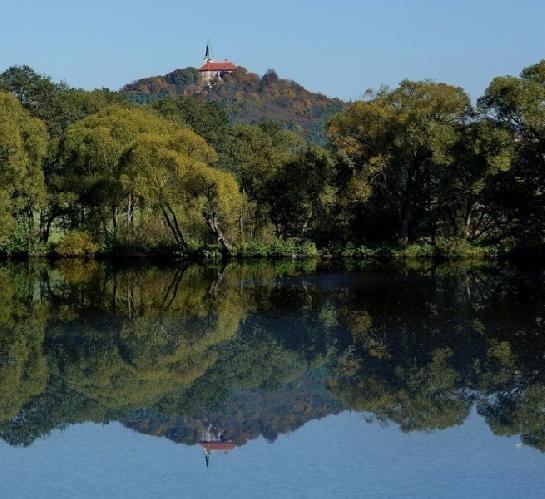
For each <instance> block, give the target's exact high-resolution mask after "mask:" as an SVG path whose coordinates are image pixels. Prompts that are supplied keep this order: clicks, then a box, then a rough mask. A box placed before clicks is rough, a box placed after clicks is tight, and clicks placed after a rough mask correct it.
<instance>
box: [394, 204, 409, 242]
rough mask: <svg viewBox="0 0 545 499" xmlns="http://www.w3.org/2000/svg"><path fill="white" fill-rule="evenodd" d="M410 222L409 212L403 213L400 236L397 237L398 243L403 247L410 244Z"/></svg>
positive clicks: (400, 222)
mask: <svg viewBox="0 0 545 499" xmlns="http://www.w3.org/2000/svg"><path fill="white" fill-rule="evenodd" d="M409 221H410V215H409V212H408V211H405V212H402V214H401V219H400V221H399V234H398V236H397V242H398V243H399V244H402V245H403V246H406V245H407V244H408V242H409Z"/></svg>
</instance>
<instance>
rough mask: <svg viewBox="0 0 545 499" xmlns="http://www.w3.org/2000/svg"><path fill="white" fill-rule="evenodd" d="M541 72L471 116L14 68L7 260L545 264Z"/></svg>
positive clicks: (181, 77)
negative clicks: (118, 84) (66, 78)
mask: <svg viewBox="0 0 545 499" xmlns="http://www.w3.org/2000/svg"><path fill="white" fill-rule="evenodd" d="M544 75H545V60H544V61H541V62H539V63H537V64H535V65H533V66H529V67H528V68H525V69H523V70H522V72H521V74H520V76H519V77H514V76H504V77H498V78H495V79H494V80H493V81H492V82H491V83H490V85H489V87H488V88H487V90H486V91H485V94H484V95H483V96H482V97H481V98H479V99H478V100H477V102H476V104H473V103H472V102H471V100H470V99H469V97H468V95H467V93H466V92H465V91H464V90H463V89H462V88H459V87H455V86H452V85H449V84H446V83H437V82H433V81H409V80H405V81H402V82H401V83H400V84H399V86H397V87H395V88H385V87H383V88H380V89H378V90H376V91H369V92H367V93H366V94H365V95H364V97H363V98H362V99H361V100H358V101H356V102H354V103H352V104H346V105H342V103H341V102H340V101H334V100H331V99H327V98H325V97H323V96H321V95H318V94H311V93H309V92H307V91H306V90H304V89H303V88H302V87H301V86H299V85H297V84H295V83H293V82H289V81H287V80H281V79H279V78H278V77H277V76H276V74H275V73H273V72H269V73H267V74H266V75H265V76H263V78H261V79H260V78H258V77H257V76H256V75H254V74H252V73H248V72H247V71H246V70H244V69H243V68H238V69H237V71H235V72H233V73H232V74H230V75H226V76H225V77H224V78H223V79H222V80H217V81H215V82H213V84H212V85H211V86H207V85H202V84H200V83H199V82H198V74H197V72H196V70H193V69H186V70H179V71H176V72H174V73H171V74H169V75H167V76H165V77H157V78H151V79H145V80H139V81H138V82H136V83H134V84H131V85H128V86H126V87H124V88H123V89H122V90H121V91H120V92H112V91H109V90H107V89H99V90H93V91H85V90H81V89H74V88H71V87H69V86H68V85H67V84H66V83H56V82H53V81H52V80H51V79H50V78H48V77H46V76H43V75H40V74H37V73H36V72H35V71H33V70H32V69H31V68H29V67H27V66H14V67H11V68H9V69H7V70H6V71H4V72H3V73H0V116H1V120H0V176H1V178H2V182H1V184H0V206H1V207H2V213H1V216H0V252H1V253H2V254H4V255H10V254H21V255H39V254H50V253H53V252H55V253H57V254H60V255H63V256H91V255H93V254H95V253H97V252H99V253H101V254H110V255H145V254H148V255H149V254H156V255H170V256H172V255H179V256H190V255H199V256H200V257H203V256H213V255H216V254H218V255H219V254H221V255H222V256H223V257H224V258H229V257H233V256H241V257H244V256H290V257H294V256H316V255H317V254H318V253H319V252H322V253H323V254H327V255H335V254H342V255H344V256H348V257H364V258H405V257H426V258H428V257H429V258H461V257H466V256H470V257H472V258H473V257H483V256H497V255H499V254H510V255H516V254H524V255H542V254H543V252H544V248H545V202H544V196H545V76H544ZM142 95H147V96H148V97H149V98H145V99H144V98H140V97H139V96H142ZM150 96H153V98H151V97H150ZM280 110H281V111H280ZM295 116H297V119H298V120H299V122H297V123H299V124H298V125H297V126H296V121H297V120H296V119H295ZM326 120H327V123H326ZM317 123H322V124H324V123H326V125H325V128H323V132H324V135H323V136H322V139H323V140H322V139H320V140H319V141H316V140H313V139H316V137H315V136H314V137H313V133H314V132H311V130H314V131H316V129H314V128H313V127H314V126H315V125H316V124H317ZM320 126H321V125H320Z"/></svg>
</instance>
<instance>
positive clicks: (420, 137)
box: [329, 80, 471, 243]
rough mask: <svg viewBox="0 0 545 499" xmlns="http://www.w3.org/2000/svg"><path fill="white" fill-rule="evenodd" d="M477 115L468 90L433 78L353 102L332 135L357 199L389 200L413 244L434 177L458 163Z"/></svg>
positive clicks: (402, 238)
mask: <svg viewBox="0 0 545 499" xmlns="http://www.w3.org/2000/svg"><path fill="white" fill-rule="evenodd" d="M470 115H471V106H470V102H469V98H468V96H467V95H466V93H465V92H464V91H463V90H462V89H461V88H458V87H453V86H450V85H447V84H444V83H434V82H430V81H419V82H414V81H409V80H405V81H403V82H401V84H400V86H399V87H398V88H396V89H394V90H389V89H386V88H383V89H381V90H379V91H378V92H377V93H376V94H373V95H370V96H369V98H368V99H367V100H366V101H360V102H356V103H355V104H353V105H352V106H351V107H350V108H348V109H347V110H346V111H343V112H341V113H340V114H338V115H337V116H336V117H335V118H333V120H332V121H331V122H330V124H329V136H330V138H331V141H332V143H333V144H334V145H335V146H336V147H337V149H338V151H339V153H340V156H341V158H342V160H343V161H344V163H345V165H346V167H347V168H348V170H349V171H350V174H349V175H348V180H347V182H346V186H347V191H348V193H349V194H350V196H351V197H353V198H355V200H356V201H357V200H358V199H359V200H361V201H363V202H365V201H366V200H367V199H368V198H369V194H370V193H371V192H372V198H371V202H373V200H374V202H383V203H385V204H387V206H388V207H389V210H390V211H391V212H393V213H394V214H395V216H396V218H397V221H398V230H397V239H398V241H399V242H400V243H407V242H408V241H409V239H411V238H412V228H413V227H412V225H413V222H414V219H415V216H416V214H417V212H418V211H419V210H422V209H424V208H425V207H426V205H427V204H429V203H430V195H431V185H432V182H433V178H434V177H435V176H437V175H438V173H439V170H440V169H441V168H445V167H448V166H449V165H451V164H452V156H451V154H450V151H451V147H452V145H453V144H454V143H455V141H456V139H457V130H458V128H459V127H460V125H462V124H464V123H465V122H466V121H467V120H468V118H469V117H470Z"/></svg>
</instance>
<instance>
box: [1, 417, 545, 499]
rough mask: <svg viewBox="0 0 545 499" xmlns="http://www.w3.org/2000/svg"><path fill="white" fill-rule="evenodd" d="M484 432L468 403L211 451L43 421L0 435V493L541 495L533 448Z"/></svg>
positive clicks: (539, 457) (321, 424)
mask: <svg viewBox="0 0 545 499" xmlns="http://www.w3.org/2000/svg"><path fill="white" fill-rule="evenodd" d="M518 442H519V439H518V438H516V437H511V438H504V437H496V436H494V435H493V434H492V433H491V432H490V430H489V429H488V427H487V426H486V424H485V423H484V421H483V420H482V419H481V418H480V417H479V416H477V415H475V414H474V413H473V414H472V415H471V416H470V417H469V418H468V419H467V421H466V422H465V424H464V425H462V426H459V427H454V428H450V429H447V430H441V431H437V432H434V433H431V434H426V433H416V432H415V433H409V434H404V433H401V432H400V431H399V429H397V428H396V427H395V426H393V425H392V426H388V427H386V428H384V427H381V426H380V425H379V424H365V423H364V422H363V421H362V415H361V414H357V413H350V412H344V413H342V414H339V415H337V416H329V417H327V418H325V419H322V420H319V421H311V422H310V423H308V424H306V425H305V426H304V427H303V428H301V429H299V430H298V431H297V432H295V433H292V434H288V435H281V436H280V437H279V438H278V440H277V441H276V442H275V443H274V444H272V445H271V444H268V443H266V442H265V441H264V440H263V439H258V440H254V441H251V442H249V443H248V444H247V445H245V446H243V447H241V448H237V449H235V450H234V451H233V452H231V453H230V454H229V455H224V454H218V455H214V458H213V461H212V465H211V468H210V469H208V470H207V469H206V467H205V464H204V455H203V452H202V449H201V448H200V447H199V446H192V447H189V446H186V445H177V444H174V443H173V442H171V441H169V440H167V439H164V438H156V437H151V436H146V435H141V434H138V433H135V432H133V431H132V430H128V429H126V428H124V427H123V426H121V425H119V424H117V423H114V424H110V425H106V426H102V425H97V424H90V423H86V424H81V425H76V426H71V427H69V428H68V429H67V430H65V431H54V432H53V433H52V434H51V435H50V436H48V437H46V438H45V439H43V440H38V441H36V442H35V443H34V444H33V445H32V446H31V447H29V448H26V449H25V448H13V447H9V446H8V445H7V444H5V443H2V444H0V468H1V469H2V480H1V481H0V497H2V498H10V499H18V498H32V499H35V498H58V499H60V498H70V499H77V498H99V497H114V498H131V499H134V498H174V497H176V498H179V497H190V498H197V497H218V498H230V497H233V498H235V497H236V498H265V497H271V498H272V497H274V498H292V497H293V498H307V497H308V498H322V497H323V498H334V497H338V498H361V497H373V498H376V497H456V498H459V497H465V498H466V497H475V498H480V499H482V498H487V497H490V498H495V499H498V498H515V497H516V498H533V497H536V498H537V497H543V491H544V490H545V473H543V468H544V465H545V454H542V453H540V452H539V451H537V450H535V449H532V448H530V447H525V446H522V447H521V446H519V445H517V444H518Z"/></svg>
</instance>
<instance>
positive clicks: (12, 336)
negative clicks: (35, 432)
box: [0, 266, 47, 421]
mask: <svg viewBox="0 0 545 499" xmlns="http://www.w3.org/2000/svg"><path fill="white" fill-rule="evenodd" d="M17 270H21V269H17V267H15V266H8V267H3V268H0V303H1V304H2V306H1V307H0V421H2V420H7V419H11V418H13V417H15V416H16V415H17V414H18V413H19V411H20V410H21V407H22V406H23V404H24V403H25V402H26V401H27V400H28V399H29V398H30V397H32V396H34V395H37V394H38V393H40V392H41V391H42V390H43V389H44V388H45V385H46V382H47V363H46V359H45V357H44V353H43V348H42V345H43V339H44V326H45V319H46V312H45V309H44V307H42V306H39V305H38V306H32V305H31V306H29V303H31V302H32V292H33V289H32V286H30V287H29V286H28V284H27V280H28V279H29V276H28V275H27V274H26V272H24V271H23V272H18V271H17Z"/></svg>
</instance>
